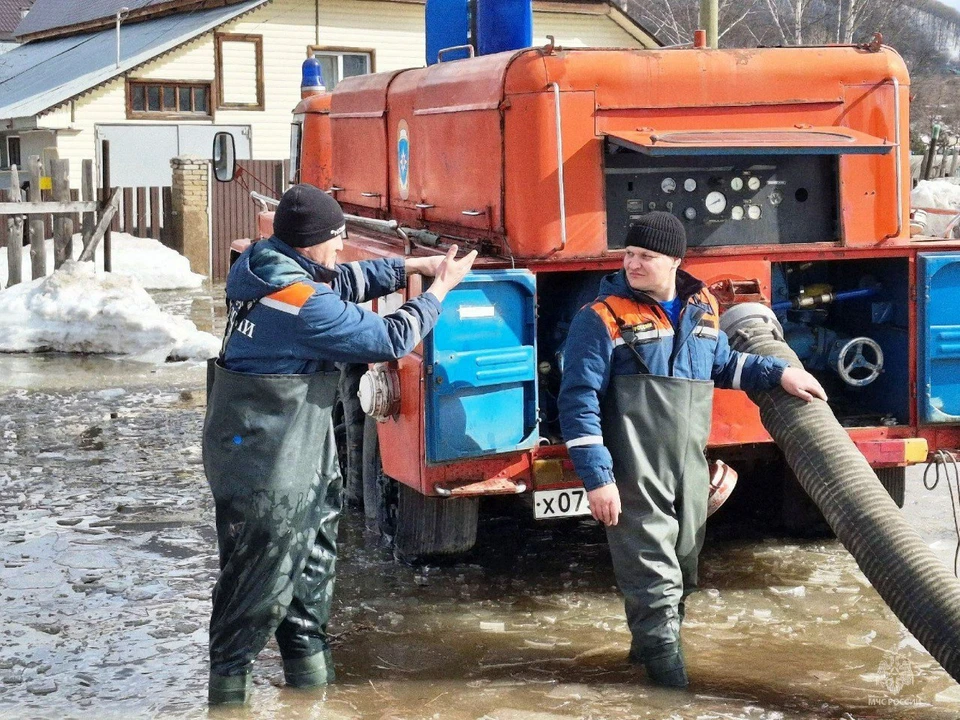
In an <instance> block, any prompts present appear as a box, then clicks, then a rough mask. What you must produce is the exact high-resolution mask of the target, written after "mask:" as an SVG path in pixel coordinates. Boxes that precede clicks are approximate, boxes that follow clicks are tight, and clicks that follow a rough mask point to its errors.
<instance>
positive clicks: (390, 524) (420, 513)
mask: <svg viewBox="0 0 960 720" xmlns="http://www.w3.org/2000/svg"><path fill="white" fill-rule="evenodd" d="M363 459H364V462H363V491H364V512H365V515H366V517H367V520H368V524H370V525H374V526H375V527H376V529H377V530H378V531H379V533H380V536H381V537H382V538H383V539H384V540H385V541H386V542H387V543H388V544H389V545H390V546H391V547H392V548H393V552H394V556H395V557H396V558H397V559H398V560H400V561H401V562H405V563H410V564H420V563H424V562H430V561H436V560H442V559H453V558H456V557H458V556H460V555H463V554H464V553H466V552H468V551H469V550H470V549H471V548H473V546H474V544H475V543H476V541H477V516H478V510H479V507H480V501H479V499H478V498H434V497H427V496H425V495H421V494H420V493H419V492H417V491H416V490H414V489H413V488H410V487H408V486H407V485H404V484H403V483H400V482H397V481H396V480H394V479H393V478H392V477H390V476H389V475H387V474H386V473H384V471H383V462H382V461H381V455H380V442H379V440H378V438H377V422H376V420H374V419H373V418H367V420H366V427H365V430H364V442H363Z"/></svg>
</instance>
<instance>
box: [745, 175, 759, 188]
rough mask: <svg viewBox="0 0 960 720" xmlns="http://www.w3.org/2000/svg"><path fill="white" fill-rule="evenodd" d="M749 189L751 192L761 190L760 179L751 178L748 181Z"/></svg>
mask: <svg viewBox="0 0 960 720" xmlns="http://www.w3.org/2000/svg"><path fill="white" fill-rule="evenodd" d="M747 187H748V188H750V189H751V190H759V189H760V178H758V177H752V178H750V179H749V180H747Z"/></svg>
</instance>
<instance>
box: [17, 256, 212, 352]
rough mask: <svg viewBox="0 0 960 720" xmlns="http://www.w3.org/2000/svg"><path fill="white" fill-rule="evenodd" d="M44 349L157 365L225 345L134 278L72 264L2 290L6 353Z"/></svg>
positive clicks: (90, 266)
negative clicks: (166, 308) (163, 305)
mask: <svg viewBox="0 0 960 720" xmlns="http://www.w3.org/2000/svg"><path fill="white" fill-rule="evenodd" d="M164 249H165V248H164ZM171 252H172V251H171ZM174 254H176V253H174ZM178 257H179V256H178ZM51 265H52V263H51ZM28 267H29V265H28ZM148 270H149V268H148ZM44 350H45V351H56V352H73V353H104V354H118V355H134V356H138V357H139V359H142V360H144V361H147V362H158V363H159V362H163V361H165V360H190V359H195V360H203V359H206V358H208V357H213V356H214V355H216V354H217V351H218V350H219V341H218V340H217V339H216V338H215V337H213V335H210V334H209V333H205V332H200V331H198V330H197V328H196V326H195V325H194V324H193V323H192V322H190V321H189V320H186V319H184V318H178V317H174V316H172V315H169V314H167V313H165V312H163V311H161V310H160V309H159V308H158V307H157V305H156V303H155V302H154V301H153V298H151V297H150V295H149V294H148V293H147V292H146V290H144V289H143V287H142V285H141V284H140V282H139V281H138V280H137V279H136V278H134V277H131V276H128V275H122V274H116V273H97V272H96V271H95V270H94V267H93V264H92V263H80V262H75V261H72V260H71V261H67V262H66V263H65V264H64V265H63V267H61V268H60V269H59V270H58V271H56V272H55V273H53V274H52V275H50V276H49V277H46V278H38V279H37V280H33V281H32V282H24V283H20V284H19V285H15V286H13V287H12V288H7V289H6V290H3V291H2V292H0V351H2V352H36V351H44Z"/></svg>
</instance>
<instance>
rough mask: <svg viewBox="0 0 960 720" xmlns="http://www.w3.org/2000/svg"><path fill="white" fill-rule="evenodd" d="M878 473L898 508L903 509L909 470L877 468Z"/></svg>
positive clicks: (903, 468) (902, 468)
mask: <svg viewBox="0 0 960 720" xmlns="http://www.w3.org/2000/svg"><path fill="white" fill-rule="evenodd" d="M876 472H877V477H878V478H880V482H881V483H883V487H884V488H886V490H887V492H888V493H889V494H890V497H891V498H893V501H894V502H895V503H896V504H897V507H898V508H902V507H903V501H904V496H905V494H906V488H907V469H906V468H905V467H891V468H876Z"/></svg>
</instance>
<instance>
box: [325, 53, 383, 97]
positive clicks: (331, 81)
mask: <svg viewBox="0 0 960 720" xmlns="http://www.w3.org/2000/svg"><path fill="white" fill-rule="evenodd" d="M313 50H314V53H313V55H314V57H315V58H317V60H319V61H320V69H321V71H322V72H323V86H324V87H325V88H326V89H327V90H333V89H334V88H335V87H336V86H337V83H339V82H340V81H341V80H343V78H348V77H354V76H355V75H366V74H367V73H371V72H373V51H372V50H341V49H337V48H324V47H316V46H315V47H314V48H313Z"/></svg>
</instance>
